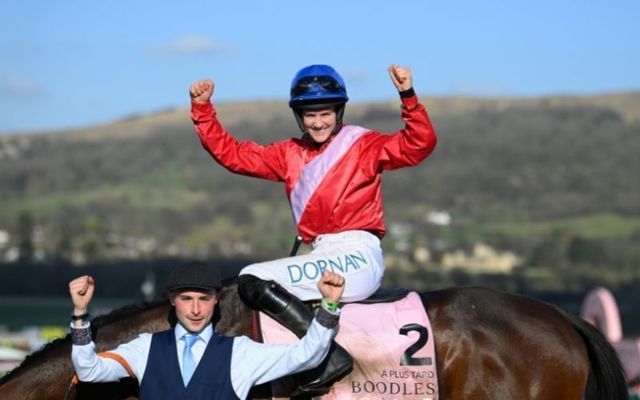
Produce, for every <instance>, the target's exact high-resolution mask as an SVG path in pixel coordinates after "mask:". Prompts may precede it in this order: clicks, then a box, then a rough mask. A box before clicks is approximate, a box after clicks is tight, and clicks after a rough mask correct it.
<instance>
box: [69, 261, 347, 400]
mask: <svg viewBox="0 0 640 400" xmlns="http://www.w3.org/2000/svg"><path fill="white" fill-rule="evenodd" d="M220 288H221V282H220V277H219V275H218V271H217V269H215V268H214V267H211V266H208V265H206V264H204V263H201V262H190V263H186V264H182V265H180V266H178V267H177V268H176V269H175V270H174V271H173V273H172V275H171V278H170V279H169V283H168V284H167V291H168V295H169V299H170V301H171V304H172V305H173V306H174V307H175V312H176V316H177V319H178V323H177V324H176V326H175V328H172V329H168V330H166V331H162V332H158V333H153V334H151V333H142V334H140V335H139V336H138V337H137V338H135V339H133V340H132V341H130V342H128V343H124V344H121V345H119V346H118V347H117V348H116V349H114V350H112V351H110V352H109V353H111V354H115V355H116V356H115V357H114V358H105V357H101V356H99V355H98V354H96V352H95V345H94V343H93V341H92V339H91V330H90V324H89V321H88V314H87V310H88V307H89V302H90V301H91V298H92V297H93V292H94V289H95V282H94V280H93V278H92V277H91V276H88V275H85V276H81V277H79V278H76V279H74V280H72V281H71V282H70V283H69V293H70V295H71V300H72V302H73V314H72V317H71V319H72V323H71V333H72V341H73V347H72V352H71V359H72V362H73V366H74V369H75V371H76V374H77V375H78V378H79V380H80V381H84V382H111V381H117V380H120V379H122V378H126V377H129V376H133V377H135V378H136V379H137V380H138V383H139V385H140V392H139V398H140V399H177V398H181V399H182V398H184V399H205V398H206V399H214V400H215V399H245V398H247V395H248V393H249V390H250V389H251V387H252V386H253V385H256V384H261V383H265V382H269V381H272V380H274V379H277V378H280V377H282V376H285V375H289V374H293V373H296V372H299V371H304V370H307V369H311V368H314V367H316V366H318V365H320V363H321V362H322V360H323V359H324V357H325V356H326V355H327V353H328V351H329V347H330V345H331V342H332V340H333V338H334V337H335V335H336V333H337V327H338V316H339V310H336V309H335V307H334V306H326V305H335V304H337V303H338V301H339V300H340V298H341V296H342V293H343V292H344V278H343V277H342V276H341V275H338V274H336V273H333V272H331V271H329V270H326V271H325V273H324V274H323V275H322V277H321V278H320V280H319V281H318V289H319V290H320V292H321V293H322V296H323V300H324V301H323V302H322V304H323V305H322V306H321V307H320V308H319V310H318V314H317V315H316V317H315V318H314V320H313V322H312V324H311V326H310V328H309V330H308V332H307V334H306V336H305V337H303V338H302V339H301V340H300V341H299V342H297V343H295V344H293V345H267V344H263V343H257V342H254V341H252V340H251V339H249V338H247V337H245V336H239V337H227V336H222V335H220V334H219V333H217V332H216V331H215V330H214V329H213V326H212V324H211V318H212V317H213V312H214V309H215V306H216V303H217V302H218V291H219V289H220Z"/></svg>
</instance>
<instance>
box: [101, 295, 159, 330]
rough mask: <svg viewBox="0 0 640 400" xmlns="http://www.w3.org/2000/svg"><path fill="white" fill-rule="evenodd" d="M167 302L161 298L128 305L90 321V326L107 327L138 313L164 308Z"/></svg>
mask: <svg viewBox="0 0 640 400" xmlns="http://www.w3.org/2000/svg"><path fill="white" fill-rule="evenodd" d="M168 301H169V300H167V298H166V297H163V298H158V299H155V300H151V301H146V302H144V303H139V304H130V305H126V306H123V307H120V308H116V309H115V310H113V311H111V312H110V313H108V314H104V315H101V316H98V317H96V318H94V319H93V320H91V326H92V327H94V328H100V327H103V326H105V325H109V324H112V323H114V322H117V321H120V320H122V319H125V318H128V317H130V316H132V315H135V314H138V313H140V312H143V311H147V310H149V309H152V308H156V307H161V306H164V305H166V304H167V303H168Z"/></svg>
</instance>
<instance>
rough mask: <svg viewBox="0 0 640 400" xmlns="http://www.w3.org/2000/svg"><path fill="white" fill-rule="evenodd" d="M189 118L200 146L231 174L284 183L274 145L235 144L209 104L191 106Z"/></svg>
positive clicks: (281, 166)
mask: <svg viewBox="0 0 640 400" xmlns="http://www.w3.org/2000/svg"><path fill="white" fill-rule="evenodd" d="M191 119H192V120H193V123H194V125H195V130H196V132H197V133H198V137H199V138H200V142H201V143H202V147H204V149H205V150H207V152H209V154H211V156H212V157H213V158H214V159H215V160H216V161H217V162H218V163H219V164H220V165H222V166H223V167H225V168H226V169H228V170H229V171H231V172H234V173H236V174H241V175H248V176H253V177H257V178H262V179H269V180H273V181H282V180H284V174H285V171H284V167H283V163H281V160H282V157H280V154H281V152H280V151H279V146H278V144H277V143H274V144H271V145H268V146H262V145H260V144H257V143H256V142H253V141H243V142H240V141H238V140H237V139H236V138H235V137H233V136H232V135H231V134H229V132H227V131H226V130H225V129H224V127H223V126H222V124H221V123H220V121H218V118H217V116H216V110H215V108H214V107H213V105H212V104H211V103H207V104H200V103H193V102H192V103H191Z"/></svg>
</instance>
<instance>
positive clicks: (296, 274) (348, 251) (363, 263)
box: [240, 231, 384, 303]
mask: <svg viewBox="0 0 640 400" xmlns="http://www.w3.org/2000/svg"><path fill="white" fill-rule="evenodd" d="M312 247H313V250H312V251H311V253H309V254H307V255H300V256H295V257H286V258H280V259H278V260H273V261H266V262H261V263H256V264H251V265H248V266H246V267H245V268H243V269H242V271H240V275H244V274H251V275H254V276H257V277H258V278H260V279H264V280H273V281H276V282H277V283H279V284H280V285H282V286H283V287H284V288H285V289H287V290H288V291H289V292H290V293H291V294H293V295H294V296H296V297H297V298H299V299H300V300H303V301H306V300H316V299H320V297H321V295H320V292H319V291H318V287H317V281H318V279H319V278H320V276H321V275H322V272H323V271H324V270H325V269H327V268H328V269H329V270H331V271H333V272H336V273H339V274H340V275H343V276H344V277H345V291H344V294H343V295H342V299H341V301H343V302H347V303H348V302H352V301H358V300H363V299H366V298H367V297H369V296H370V295H372V294H373V293H374V292H375V291H376V290H377V289H378V288H379V287H380V285H381V284H382V277H383V275H384V259H383V257H382V248H381V247H380V239H378V237H377V236H375V235H373V234H371V233H369V232H366V231H346V232H340V233H331V234H326V235H320V236H318V237H317V238H315V239H314V241H313V243H312Z"/></svg>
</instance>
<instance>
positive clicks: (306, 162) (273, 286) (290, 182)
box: [190, 65, 436, 393]
mask: <svg viewBox="0 0 640 400" xmlns="http://www.w3.org/2000/svg"><path fill="white" fill-rule="evenodd" d="M389 75H390V77H391V81H392V82H393V84H394V86H395V87H396V89H397V90H398V92H399V94H400V99H401V101H402V119H403V121H404V125H405V126H404V129H402V130H400V131H398V132H396V133H394V134H383V133H380V132H377V131H375V130H371V129H366V128H363V127H360V126H356V125H347V124H343V121H342V120H343V115H344V111H345V105H346V103H347V101H348V100H349V98H348V96H347V90H346V86H345V83H344V80H343V79H342V77H341V76H340V75H339V74H338V73H337V72H336V71H335V70H334V69H333V68H332V67H330V66H328V65H310V66H307V67H305V68H302V69H301V70H300V71H299V72H298V73H297V74H296V75H295V77H294V78H293V81H292V84H291V90H290V101H289V106H290V107H291V108H292V110H293V114H294V117H295V119H296V121H297V123H298V125H299V127H300V130H301V131H302V136H301V137H299V138H291V139H287V140H283V141H279V142H276V143H273V144H270V145H267V146H263V145H260V144H257V143H255V142H252V141H244V142H239V141H238V140H237V139H236V138H235V137H233V136H232V135H231V134H230V133H228V132H227V131H226V130H225V129H224V127H223V126H222V124H221V123H220V121H219V120H218V119H217V116H216V111H215V108H214V107H213V105H212V104H211V102H210V98H211V96H212V94H213V89H214V83H213V82H212V81H210V80H202V81H198V82H195V83H194V84H192V85H191V88H190V96H191V100H192V106H191V107H192V108H191V115H192V119H193V122H194V124H195V130H196V132H197V133H198V135H199V138H200V141H201V143H202V145H203V147H204V148H205V149H206V150H207V151H208V152H209V153H210V154H211V156H213V158H214V159H215V160H216V161H217V162H218V163H220V164H221V165H222V166H224V167H225V168H227V169H229V170H230V171H231V172H234V173H238V174H242V175H247V176H253V177H258V178H263V179H268V180H272V181H280V182H284V185H285V188H286V193H287V196H288V198H289V202H290V204H291V208H292V211H293V216H294V220H295V222H296V225H297V228H298V233H299V236H300V237H301V239H302V240H303V241H304V242H305V243H307V244H311V246H312V251H311V252H310V254H307V255H300V256H294V257H287V258H282V259H278V260H274V261H267V262H261V263H256V264H252V265H249V266H247V267H245V268H244V269H243V270H242V271H241V272H240V277H239V279H238V290H239V292H240V295H241V297H242V298H243V299H244V300H245V302H247V303H248V304H249V305H250V306H252V307H254V308H257V309H259V310H262V311H263V312H265V313H266V314H268V315H269V316H271V317H272V318H274V319H275V320H277V321H278V322H280V323H281V324H282V325H284V326H286V327H287V328H289V329H290V330H291V331H292V332H293V333H295V334H296V335H297V336H298V337H301V336H302V335H304V333H305V332H306V330H307V328H308V326H309V323H310V322H311V320H312V318H313V314H312V313H311V312H310V311H309V309H308V308H307V307H306V306H305V305H304V304H303V303H302V302H301V301H307V300H317V299H320V293H319V292H318V290H317V288H316V287H315V282H316V281H317V280H318V278H319V277H320V276H321V275H322V271H324V270H325V269H330V270H332V271H334V272H337V273H339V274H341V275H343V276H344V277H345V279H346V282H347V283H346V285H345V292H344V295H343V298H342V301H344V302H353V301H358V300H363V299H365V298H367V297H369V296H370V295H371V294H373V293H374V292H375V291H376V290H377V289H378V288H379V287H380V285H381V283H382V277H383V274H384V262H383V256H382V249H381V246H380V239H381V238H382V237H383V236H384V234H385V226H384V220H383V207H382V188H381V177H382V171H383V170H385V169H386V170H392V169H397V168H401V167H408V166H414V165H417V164H418V163H420V162H421V161H422V160H424V159H425V158H426V157H427V156H429V154H430V153H431V152H432V151H433V149H434V147H435V145H436V135H435V133H434V130H433V128H432V126H431V122H430V120H429V117H428V115H427V112H426V109H425V107H424V106H423V105H422V104H421V103H420V102H419V100H418V98H417V96H416V94H415V92H414V89H413V78H412V73H411V70H410V69H409V68H405V67H400V66H395V65H392V66H390V67H389ZM331 306H333V305H331ZM351 367H352V359H351V357H350V356H349V354H348V353H347V352H346V351H345V350H344V349H343V348H341V347H340V346H339V345H337V344H336V345H335V346H334V347H333V349H332V352H331V355H330V357H328V364H327V365H326V366H324V367H323V368H324V369H323V370H322V371H318V375H317V376H315V377H312V378H310V381H309V382H307V384H306V385H304V386H303V387H302V390H303V392H304V391H307V393H322V392H326V388H327V385H328V384H329V383H331V382H332V381H334V380H336V379H338V378H340V377H342V376H343V375H344V374H346V373H348V372H349V371H350V369H351Z"/></svg>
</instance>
